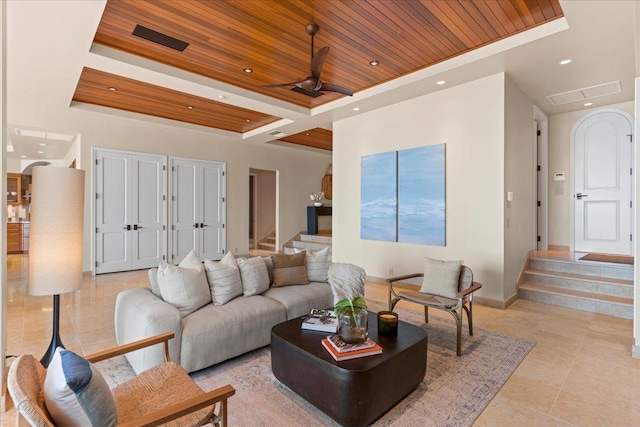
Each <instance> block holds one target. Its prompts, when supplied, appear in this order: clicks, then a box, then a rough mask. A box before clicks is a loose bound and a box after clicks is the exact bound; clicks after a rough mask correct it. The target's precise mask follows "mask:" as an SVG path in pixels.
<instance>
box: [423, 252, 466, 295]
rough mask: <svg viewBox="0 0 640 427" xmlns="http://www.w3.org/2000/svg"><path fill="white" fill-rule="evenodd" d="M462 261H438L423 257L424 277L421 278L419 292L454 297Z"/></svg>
mask: <svg viewBox="0 0 640 427" xmlns="http://www.w3.org/2000/svg"><path fill="white" fill-rule="evenodd" d="M462 263H463V261H462V260H457V261H440V260H437V259H431V258H425V263H424V279H423V280H422V287H421V288H420V292H424V293H426V294H433V295H440V296H443V297H447V298H456V297H457V296H458V281H459V279H460V267H461V266H462Z"/></svg>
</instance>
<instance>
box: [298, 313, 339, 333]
mask: <svg viewBox="0 0 640 427" xmlns="http://www.w3.org/2000/svg"><path fill="white" fill-rule="evenodd" d="M301 328H302V329H306V330H309V331H320V332H330V333H334V334H335V333H336V332H337V331H338V319H337V318H336V316H335V315H334V314H333V312H332V311H330V310H315V309H314V310H311V313H310V314H307V315H306V316H305V317H303V318H302V325H301Z"/></svg>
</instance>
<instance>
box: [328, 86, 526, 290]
mask: <svg viewBox="0 0 640 427" xmlns="http://www.w3.org/2000/svg"><path fill="white" fill-rule="evenodd" d="M504 96H505V76H504V74H496V75H493V76H490V77H486V78H483V79H480V80H476V81H473V82H470V83H466V84H463V85H460V86H456V87H452V88H449V89H444V90H441V91H439V92H436V93H432V94H429V95H425V96H420V97H417V98H415V99H412V100H409V101H405V102H402V103H399V104H395V105H392V106H389V107H386V108H381V109H379V110H375V111H371V112H366V113H363V114H360V115H358V116H356V117H352V118H349V119H345V120H341V121H338V122H335V123H334V126H333V181H334V183H336V185H335V186H334V188H333V236H334V237H333V255H332V257H333V261H334V262H350V263H354V264H357V265H360V266H362V267H363V268H364V269H365V270H366V272H367V274H368V275H370V276H374V277H388V276H389V268H392V269H393V274H395V275H398V274H404V273H411V272H421V271H423V259H424V257H425V256H429V257H433V258H438V259H445V260H451V259H463V260H464V261H465V264H466V265H468V266H469V267H471V269H472V270H473V272H474V276H475V279H476V280H477V281H480V282H482V283H483V288H482V289H481V290H480V291H479V295H481V296H482V297H484V298H487V299H493V300H498V301H503V297H504V293H505V292H504V283H503V281H504V180H505V179H504V162H505V159H504V117H505V112H504ZM530 117H531V118H532V117H533V112H531V113H530ZM440 143H445V144H446V203H447V204H446V209H447V214H446V221H447V223H446V224H447V225H446V239H447V244H446V246H445V247H436V246H423V245H413V244H403V243H389V242H379V241H370V240H362V239H360V159H361V157H362V156H366V155H369V154H375V153H382V152H388V151H393V150H398V149H405V148H412V147H419V146H425V145H432V144H440ZM522 261H524V260H522Z"/></svg>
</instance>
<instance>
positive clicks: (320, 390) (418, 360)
mask: <svg viewBox="0 0 640 427" xmlns="http://www.w3.org/2000/svg"><path fill="white" fill-rule="evenodd" d="M301 323H302V318H297V319H292V320H289V321H287V322H284V323H280V324H278V325H276V326H274V327H273V329H271V369H272V370H273V374H274V375H275V377H276V378H277V379H278V380H280V382H282V383H283V384H284V385H286V386H287V387H289V388H290V389H291V390H293V391H294V392H296V393H297V394H298V395H300V396H301V397H302V398H304V399H305V400H307V401H308V402H309V403H311V404H313V405H314V406H315V407H316V408H318V409H320V410H321V411H322V412H324V413H325V414H327V415H328V416H330V417H331V418H333V419H334V420H336V421H337V422H338V423H340V424H341V425H343V426H364V425H367V424H370V423H371V422H373V421H374V420H376V419H378V418H379V417H380V416H381V415H383V414H384V413H385V412H387V411H388V410H389V409H391V408H392V407H393V406H394V405H395V404H396V403H398V402H399V401H400V400H402V399H403V398H404V397H405V396H407V395H408V394H409V393H410V392H411V391H413V389H415V388H416V387H417V386H418V384H420V382H421V381H422V379H423V378H424V375H425V373H426V369H427V333H426V332H425V331H424V330H423V329H422V328H419V327H417V326H415V325H411V324H409V323H406V322H402V321H400V322H399V324H398V336H397V337H378V333H377V329H378V327H377V320H376V314H375V313H372V312H369V337H371V339H373V340H374V341H375V342H377V343H378V344H380V345H381V346H382V348H383V352H382V354H380V355H375V356H367V357H363V358H360V359H353V360H347V361H344V362H336V361H335V360H333V358H332V357H331V356H330V355H329V353H327V351H326V350H325V349H324V348H323V347H322V344H321V343H320V341H321V339H322V338H324V337H326V336H327V335H328V334H327V333H326V332H315V331H307V330H302V329H300V325H301Z"/></svg>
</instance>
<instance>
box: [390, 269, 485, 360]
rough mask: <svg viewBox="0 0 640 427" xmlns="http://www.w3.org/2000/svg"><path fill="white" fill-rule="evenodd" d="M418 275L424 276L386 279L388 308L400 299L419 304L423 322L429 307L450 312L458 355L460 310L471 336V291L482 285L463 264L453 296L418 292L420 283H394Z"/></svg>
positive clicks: (460, 332)
mask: <svg viewBox="0 0 640 427" xmlns="http://www.w3.org/2000/svg"><path fill="white" fill-rule="evenodd" d="M419 277H424V273H415V274H406V275H404V276H397V277H391V278H389V279H387V286H388V288H389V310H390V311H393V308H394V307H395V305H396V304H397V303H398V301H400V300H404V301H410V302H414V303H416V304H421V305H423V306H424V321H425V323H429V307H431V308H437V309H438V310H444V311H446V312H449V313H451V315H452V316H453V318H454V319H456V326H457V328H458V330H457V333H458V335H457V340H456V354H457V355H458V356H460V352H461V351H460V348H461V341H462V311H463V310H464V311H466V312H467V322H468V323H469V335H471V336H473V292H475V291H477V290H478V289H480V288H481V287H482V285H481V284H480V283H478V282H474V281H473V272H472V271H471V269H470V268H469V267H467V266H464V265H463V266H462V267H461V268H460V277H459V279H458V294H457V296H456V297H455V298H448V297H443V296H440V295H437V294H428V293H424V292H420V285H415V284H409V283H403V284H402V285H399V284H396V283H397V282H401V281H404V280H409V279H415V278H419ZM454 284H455V283H454Z"/></svg>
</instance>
